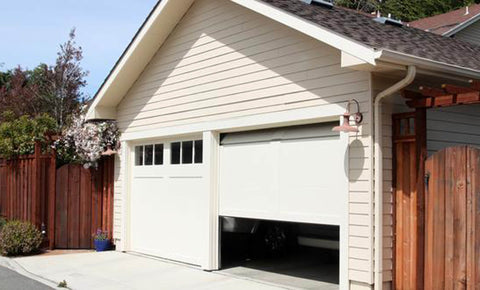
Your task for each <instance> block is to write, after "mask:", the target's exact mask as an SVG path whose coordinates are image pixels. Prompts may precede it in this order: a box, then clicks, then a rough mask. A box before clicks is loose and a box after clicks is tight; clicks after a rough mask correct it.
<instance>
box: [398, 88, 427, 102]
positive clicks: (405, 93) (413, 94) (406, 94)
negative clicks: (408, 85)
mask: <svg viewBox="0 0 480 290" xmlns="http://www.w3.org/2000/svg"><path fill="white" fill-rule="evenodd" d="M401 94H402V97H404V98H405V99H411V100H414V99H418V98H424V96H423V95H422V94H420V93H418V92H414V91H409V90H403V91H402V92H401Z"/></svg>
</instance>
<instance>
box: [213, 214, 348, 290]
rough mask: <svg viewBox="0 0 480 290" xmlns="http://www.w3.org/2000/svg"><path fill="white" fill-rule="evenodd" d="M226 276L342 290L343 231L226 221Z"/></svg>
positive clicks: (223, 252)
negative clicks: (340, 256)
mask: <svg viewBox="0 0 480 290" xmlns="http://www.w3.org/2000/svg"><path fill="white" fill-rule="evenodd" d="M220 225H221V227H222V232H221V267H222V271H223V272H224V273H228V274H231V275H235V276H240V277H244V278H246V279H253V280H258V281H262V282H266V283H273V284H281V285H283V286H286V287H294V288H297V289H298V288H300V289H319V288H321V289H327V290H328V289H338V284H339V227H338V226H329V225H317V224H305V223H291V222H279V221H267V220H258V219H245V218H234V217H221V220H220Z"/></svg>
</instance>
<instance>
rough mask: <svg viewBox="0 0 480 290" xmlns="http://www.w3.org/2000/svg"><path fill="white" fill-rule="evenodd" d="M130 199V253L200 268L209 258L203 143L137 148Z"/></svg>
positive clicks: (188, 140) (154, 144)
mask: <svg viewBox="0 0 480 290" xmlns="http://www.w3.org/2000/svg"><path fill="white" fill-rule="evenodd" d="M133 155H134V156H133V158H132V159H133V160H132V161H133V162H132V163H133V164H132V185H131V186H132V189H131V196H130V212H131V214H130V245H131V250H132V251H134V252H139V253H142V254H148V255H153V256H158V257H162V258H167V259H172V260H175V261H181V262H185V263H189V264H194V265H200V264H201V261H202V260H201V259H202V257H203V256H204V255H205V253H203V252H202V243H199V242H198V241H199V240H201V239H202V238H203V237H204V236H205V233H204V232H203V231H202V229H203V228H204V224H205V216H206V215H205V209H204V208H203V209H202V206H201V205H202V204H203V202H204V197H205V194H203V191H202V188H204V173H203V141H202V140H201V138H185V139H180V140H178V139H175V140H160V141H155V142H147V143H142V144H136V145H135V146H134V152H133Z"/></svg>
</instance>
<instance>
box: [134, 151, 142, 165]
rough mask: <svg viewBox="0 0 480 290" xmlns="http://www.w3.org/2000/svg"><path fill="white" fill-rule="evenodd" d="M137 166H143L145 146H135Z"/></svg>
mask: <svg viewBox="0 0 480 290" xmlns="http://www.w3.org/2000/svg"><path fill="white" fill-rule="evenodd" d="M135 165H136V166H142V165H143V146H135Z"/></svg>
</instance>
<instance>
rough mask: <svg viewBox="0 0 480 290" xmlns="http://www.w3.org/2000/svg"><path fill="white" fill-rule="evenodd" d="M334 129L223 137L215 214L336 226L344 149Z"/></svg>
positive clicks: (342, 198)
mask: <svg viewBox="0 0 480 290" xmlns="http://www.w3.org/2000/svg"><path fill="white" fill-rule="evenodd" d="M335 124H336V123H321V124H315V125H308V126H295V127H284V128H277V129H268V130H256V131H249V132H239V133H230V134H224V135H223V136H222V139H221V148H220V197H219V198H220V200H219V203H220V215H222V216H233V217H243V218H258V219H268V220H279V221H292V222H307V223H317V224H331V225H341V224H342V217H343V216H344V215H345V212H346V210H347V208H346V207H347V202H346V200H347V198H346V196H347V184H348V179H347V173H346V172H345V168H347V166H346V162H347V157H348V155H347V146H348V144H347V141H346V140H345V139H344V138H341V137H340V135H339V134H338V133H336V132H332V128H333V127H334V126H335Z"/></svg>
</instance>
